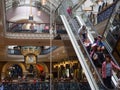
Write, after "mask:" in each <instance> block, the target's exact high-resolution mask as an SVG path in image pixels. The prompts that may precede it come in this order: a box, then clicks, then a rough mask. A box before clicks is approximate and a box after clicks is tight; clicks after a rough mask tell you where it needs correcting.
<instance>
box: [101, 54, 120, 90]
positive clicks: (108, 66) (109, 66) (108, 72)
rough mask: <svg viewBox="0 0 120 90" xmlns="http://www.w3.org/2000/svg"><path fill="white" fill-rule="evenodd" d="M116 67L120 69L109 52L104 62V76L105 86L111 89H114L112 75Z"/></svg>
mask: <svg viewBox="0 0 120 90" xmlns="http://www.w3.org/2000/svg"><path fill="white" fill-rule="evenodd" d="M114 68H115V69H118V70H120V67H119V66H117V65H115V64H114V62H113V61H112V60H111V57H110V55H108V54H107V55H106V56H105V61H104V62H103V64H102V78H103V82H104V84H105V86H106V87H107V88H110V89H113V86H112V82H111V81H112V80H111V77H112V70H113V69H114Z"/></svg>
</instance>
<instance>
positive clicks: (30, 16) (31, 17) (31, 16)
mask: <svg viewBox="0 0 120 90" xmlns="http://www.w3.org/2000/svg"><path fill="white" fill-rule="evenodd" d="M29 20H33V14H32V0H30V15H29Z"/></svg>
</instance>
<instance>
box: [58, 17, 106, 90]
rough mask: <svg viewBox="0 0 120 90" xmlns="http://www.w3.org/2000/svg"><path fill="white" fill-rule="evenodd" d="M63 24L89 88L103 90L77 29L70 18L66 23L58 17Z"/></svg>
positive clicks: (65, 20)
mask: <svg viewBox="0 0 120 90" xmlns="http://www.w3.org/2000/svg"><path fill="white" fill-rule="evenodd" d="M60 17H61V19H62V21H63V24H64V26H65V28H66V31H67V33H68V36H69V38H70V41H71V43H72V45H73V48H74V50H75V52H76V54H77V57H78V60H79V62H80V64H81V67H82V68H83V70H84V73H85V75H86V78H87V80H88V83H89V85H90V87H91V90H105V89H106V87H105V86H104V84H103V82H102V79H101V78H100V75H99V73H98V72H97V69H96V68H95V66H94V64H93V62H92V60H91V58H90V56H89V54H88V52H87V50H86V48H85V47H84V45H83V42H82V40H81V38H80V37H79V35H78V33H77V28H76V26H75V23H74V22H73V19H72V18H69V22H68V21H67V19H66V17H65V16H64V15H60Z"/></svg>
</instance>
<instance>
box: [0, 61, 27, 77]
mask: <svg viewBox="0 0 120 90" xmlns="http://www.w3.org/2000/svg"><path fill="white" fill-rule="evenodd" d="M13 64H18V65H19V66H20V67H21V68H22V71H23V73H24V72H27V71H26V68H25V66H24V64H23V63H16V62H8V63H6V64H5V65H4V66H3V68H2V72H1V79H4V78H5V77H6V73H5V72H6V70H7V69H8V67H10V66H12V65H13Z"/></svg>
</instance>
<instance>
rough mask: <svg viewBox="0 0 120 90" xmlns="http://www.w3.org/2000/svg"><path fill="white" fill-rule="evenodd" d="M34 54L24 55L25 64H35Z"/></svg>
mask: <svg viewBox="0 0 120 90" xmlns="http://www.w3.org/2000/svg"><path fill="white" fill-rule="evenodd" d="M36 59H37V58H36V56H35V55H34V54H30V55H26V56H25V63H26V64H36Z"/></svg>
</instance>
